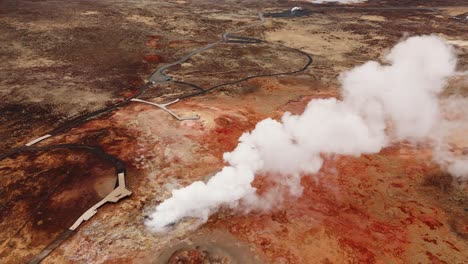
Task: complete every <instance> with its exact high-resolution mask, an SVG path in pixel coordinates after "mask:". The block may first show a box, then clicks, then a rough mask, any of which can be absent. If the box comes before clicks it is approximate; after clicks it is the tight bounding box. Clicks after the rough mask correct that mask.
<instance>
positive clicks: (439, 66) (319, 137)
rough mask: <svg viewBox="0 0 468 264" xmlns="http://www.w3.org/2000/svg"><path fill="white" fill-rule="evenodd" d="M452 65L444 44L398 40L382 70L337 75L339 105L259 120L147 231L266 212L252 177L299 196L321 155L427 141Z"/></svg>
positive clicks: (314, 104)
mask: <svg viewBox="0 0 468 264" xmlns="http://www.w3.org/2000/svg"><path fill="white" fill-rule="evenodd" d="M455 66H456V56H455V53H454V50H453V48H452V47H451V46H450V45H448V44H447V43H446V42H445V41H444V40H443V39H441V38H439V37H437V36H418V37H412V38H408V39H406V40H404V41H403V42H401V43H399V44H397V45H396V46H395V47H393V49H392V50H391V51H390V52H389V53H388V54H387V55H386V56H385V64H380V63H378V62H376V61H370V62H367V63H365V64H363V65H361V66H358V67H355V68H354V69H352V70H350V71H348V72H345V73H344V74H342V75H341V77H340V81H341V83H342V93H343V100H342V101H339V100H336V99H317V100H312V101H310V102H309V103H308V105H307V107H306V109H305V111H304V113H303V114H302V115H293V114H291V113H285V114H284V115H283V117H282V118H281V120H280V121H276V120H273V119H265V120H263V121H261V122H259V123H258V124H257V125H256V127H255V129H254V130H253V131H251V132H250V133H244V134H243V135H242V136H241V137H240V139H239V144H238V146H237V147H236V148H235V149H234V150H233V151H232V152H230V153H225V154H224V160H225V161H226V163H227V165H226V166H225V167H224V168H223V169H222V170H221V171H220V172H218V173H216V174H215V175H214V176H213V177H211V178H210V179H209V180H208V181H207V182H206V183H205V182H200V181H198V182H194V183H192V184H191V185H189V186H187V187H185V188H182V189H178V190H174V191H172V197H171V198H169V199H167V200H165V201H164V202H163V203H161V204H160V205H159V206H157V207H156V211H155V212H154V213H153V214H152V215H151V218H150V220H148V221H147V222H146V224H147V226H149V227H150V228H152V229H153V230H156V231H164V230H165V229H166V228H167V226H168V225H169V224H171V223H175V222H177V221H179V220H180V219H182V218H184V217H194V218H199V219H200V220H201V222H205V221H206V220H207V219H208V217H209V216H210V215H211V214H212V213H214V212H215V211H216V210H218V209H219V208H220V207H221V206H223V207H231V208H237V207H238V206H239V205H242V208H243V209H245V210H252V209H269V208H271V207H272V206H273V204H272V199H270V198H271V197H272V196H273V195H272V192H270V193H268V192H267V193H266V194H262V195H261V196H260V195H258V194H257V193H256V189H255V188H254V187H253V186H252V182H253V180H254V178H255V175H256V174H260V173H261V174H264V175H270V176H271V177H274V178H273V179H272V180H273V181H274V182H276V183H278V184H280V185H282V186H285V187H286V189H287V190H288V192H289V193H290V195H293V196H299V195H301V193H302V187H301V185H300V179H301V177H302V176H303V175H306V174H314V173H317V172H318V171H319V170H320V168H321V166H322V164H323V155H324V154H339V155H353V156H359V155H361V154H363V153H377V152H379V151H380V150H381V149H382V148H383V147H385V146H388V145H389V144H391V143H392V142H394V141H399V140H410V141H419V140H423V139H427V138H428V137H429V135H430V134H431V133H432V132H433V131H434V130H435V129H436V128H437V124H438V122H439V121H440V119H441V115H440V110H439V108H440V106H439V100H438V95H439V94H440V93H441V92H442V90H443V88H444V86H445V84H446V79H447V77H449V76H451V75H452V74H454V72H455ZM453 166H455V167H456V168H457V169H458V168H459V167H462V166H461V165H457V164H454V165H453Z"/></svg>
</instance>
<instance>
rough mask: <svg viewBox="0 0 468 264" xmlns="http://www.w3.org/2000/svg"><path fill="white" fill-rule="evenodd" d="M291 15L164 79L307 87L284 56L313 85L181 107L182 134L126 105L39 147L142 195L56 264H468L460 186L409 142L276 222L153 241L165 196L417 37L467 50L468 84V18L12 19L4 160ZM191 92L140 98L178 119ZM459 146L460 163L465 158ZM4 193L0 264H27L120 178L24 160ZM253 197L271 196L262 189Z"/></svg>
mask: <svg viewBox="0 0 468 264" xmlns="http://www.w3.org/2000/svg"><path fill="white" fill-rule="evenodd" d="M296 5H301V6H303V7H306V8H309V9H310V10H312V13H311V14H310V15H309V16H305V17H298V18H267V19H266V22H265V23H264V24H263V25H261V26H259V27H254V28H250V29H248V30H246V31H244V32H241V33H239V35H243V36H250V37H255V38H259V39H263V40H266V41H268V43H262V44H243V45H239V44H220V45H218V46H217V47H216V48H215V49H212V50H209V51H206V52H203V53H200V54H198V55H196V56H194V57H193V58H192V59H191V60H189V61H187V62H185V63H183V64H181V65H179V66H175V67H172V68H171V69H169V71H168V75H170V76H173V78H174V80H176V81H181V82H190V83H193V84H196V85H198V86H201V87H205V88H208V87H211V86H214V85H217V84H220V83H225V82H231V81H235V80H237V79H240V78H245V77H248V76H251V75H256V74H274V73H279V72H287V71H294V70H296V69H300V68H301V67H302V66H303V65H304V63H305V62H306V58H305V57H304V56H303V55H301V54H300V53H297V52H295V51H293V50H291V49H288V48H286V47H284V46H287V47H292V48H297V49H300V50H303V51H305V52H307V53H309V54H311V55H312V56H313V59H314V61H313V64H312V66H311V67H309V68H308V69H307V70H305V71H303V72H301V73H297V74H293V75H286V76H276V77H263V78H255V79H250V80H247V81H245V82H242V83H238V84H235V85H230V86H224V87H222V88H220V89H216V90H213V91H212V92H210V93H207V94H205V95H203V96H199V97H194V98H191V99H187V100H183V101H181V102H179V103H177V104H175V105H173V106H171V107H170V108H171V109H172V110H174V111H175V112H176V113H177V114H179V115H181V116H189V115H193V114H197V115H199V116H200V120H195V121H183V122H179V121H177V120H175V119H174V118H173V117H172V116H170V115H169V114H168V113H166V112H164V111H162V110H160V109H158V108H154V107H152V106H149V105H143V104H138V103H130V104H129V105H127V106H125V107H122V108H119V109H117V110H114V111H113V112H111V113H108V114H105V115H102V116H99V117H98V118H96V119H93V120H90V121H88V122H86V123H84V124H82V125H79V126H77V127H75V128H73V129H71V130H68V131H66V132H64V133H61V134H59V135H57V136H54V137H51V138H49V139H47V140H45V141H42V142H41V143H40V144H39V145H40V146H48V145H54V144H63V143H75V144H89V145H97V146H100V147H101V148H103V149H104V150H105V151H106V152H107V153H109V154H112V155H115V156H117V157H119V158H120V159H122V160H124V161H125V162H126V164H127V172H128V177H127V180H128V186H129V188H130V189H131V190H132V191H133V195H132V196H131V197H129V198H128V199H125V200H122V201H120V202H119V203H117V204H108V205H105V206H104V207H102V208H100V210H99V212H98V214H97V215H95V216H94V217H93V218H92V219H91V220H90V221H88V222H86V223H85V224H84V225H82V226H81V227H80V229H79V230H78V232H77V233H76V234H74V235H73V236H72V237H71V238H70V239H68V240H67V241H66V242H64V243H63V244H62V245H61V246H60V247H58V248H57V250H55V251H54V252H53V253H52V254H51V255H50V256H49V257H48V258H46V259H45V261H44V262H45V263H132V262H133V263H466V262H467V260H468V259H467V255H466V252H467V250H468V243H467V238H468V216H467V210H468V200H467V199H468V197H467V194H468V192H467V187H466V185H463V184H460V183H459V182H457V181H456V180H455V179H453V178H452V177H451V176H450V175H448V174H447V173H444V172H443V171H442V170H441V169H440V168H439V167H438V166H436V165H435V164H433V163H432V162H430V160H431V157H432V153H431V150H430V148H429V147H428V146H424V145H418V146H414V145H411V144H409V143H405V142H404V143H401V144H399V145H395V146H392V147H391V148H387V149H385V150H383V151H382V152H381V153H379V154H376V155H366V156H362V157H359V158H350V157H329V158H328V159H327V162H326V166H325V167H324V168H323V170H322V171H321V172H320V173H319V175H311V177H305V178H304V179H303V182H302V184H303V186H304V187H305V189H304V190H305V192H304V194H303V196H302V197H301V198H299V199H292V198H291V199H286V200H285V201H284V205H283V207H282V209H278V210H275V211H273V212H266V213H265V212H263V213H259V212H257V213H250V214H248V215H240V214H236V213H234V212H232V211H229V210H223V211H221V212H219V213H217V214H215V215H214V216H212V217H211V218H210V219H209V221H208V223H206V224H205V225H202V226H200V227H199V228H198V229H196V230H193V229H192V228H191V223H192V221H191V220H190V219H187V220H186V221H184V222H183V223H180V224H179V225H177V226H175V229H174V230H173V231H171V232H170V233H168V234H164V235H162V234H155V233H151V232H149V230H147V229H146V228H145V226H144V220H145V217H146V216H147V215H148V214H149V212H151V210H152V209H153V208H154V207H155V206H156V205H157V204H158V203H159V202H161V201H162V200H163V199H165V198H167V197H168V196H169V195H170V190H171V189H173V188H175V187H181V186H185V185H187V184H190V183H191V182H193V181H195V180H203V179H207V178H208V177H209V176H210V175H212V174H213V173H215V172H216V171H218V170H219V169H220V168H221V167H222V166H223V163H222V154H223V153H224V152H226V151H230V150H232V149H233V148H234V147H235V146H236V144H237V139H238V137H239V136H240V135H241V134H242V133H243V132H244V131H248V130H250V129H252V128H253V127H254V125H255V124H256V122H258V121H259V120H261V119H263V118H266V117H274V118H277V117H280V116H281V114H282V113H284V112H285V111H291V112H293V113H300V112H301V111H302V110H303V109H304V107H305V105H306V104H307V102H308V101H309V100H310V99H312V98H327V97H339V82H338V81H337V77H338V75H339V73H340V72H342V71H344V70H346V69H349V68H351V67H353V66H356V65H359V64H361V63H363V62H365V61H368V60H378V59H379V58H381V56H382V55H383V54H384V53H385V51H386V50H387V49H388V48H390V47H391V46H393V45H394V44H395V43H397V42H398V41H399V40H401V39H402V38H404V37H405V36H411V35H418V34H438V35H440V36H443V37H445V38H446V39H448V40H449V41H450V42H451V43H453V44H454V45H456V47H457V50H458V53H459V65H458V68H459V70H460V71H467V70H468V39H467V37H466V36H467V35H468V27H467V25H468V22H467V21H463V20H457V19H453V18H452V17H453V16H457V15H460V14H464V13H466V12H468V6H467V5H466V4H465V5H463V1H457V0H452V1H416V0H412V1H386V2H385V3H383V1H377V0H376V1H370V2H368V3H364V4H359V5H357V7H358V8H355V9H349V8H343V6H339V5H334V4H328V5H313V4H310V3H305V2H300V1H214V0H213V1H211V0H208V1H207V0H204V1H201V0H197V1H188V0H187V1H132V2H128V1H111V0H100V1H62V2H57V1H2V2H1V3H0V58H1V63H0V96H1V98H2V99H3V100H2V103H1V104H0V113H2V115H1V116H0V118H1V126H0V139H1V140H0V146H1V149H2V150H3V151H2V152H1V153H4V152H6V151H8V150H10V149H13V148H15V147H18V146H21V145H24V144H25V143H26V142H28V141H29V140H31V139H34V138H36V137H38V136H41V135H44V134H46V133H47V132H48V131H50V130H51V129H53V128H56V127H58V126H59V125H60V124H64V123H66V122H67V120H69V119H71V118H73V117H75V116H78V115H80V114H83V113H88V112H91V111H93V110H96V109H99V108H101V107H104V106H106V105H111V104H113V103H116V102H120V101H122V100H124V99H125V98H127V97H129V96H131V95H132V94H134V93H135V92H136V90H137V89H138V87H139V86H140V85H142V84H143V83H144V82H145V80H146V78H148V77H149V75H150V74H151V73H152V72H153V71H154V70H155V69H156V68H157V67H158V66H161V65H163V64H164V63H169V62H172V61H175V60H177V59H179V58H180V57H181V56H183V55H184V54H186V53H188V52H190V51H191V50H194V49H197V48H199V47H201V46H203V45H206V44H208V43H211V42H214V41H217V40H219V39H220V38H221V34H222V33H223V32H225V31H227V30H231V29H236V28H240V27H242V26H245V25H249V24H252V23H254V22H256V21H257V20H258V17H257V12H263V13H268V12H278V11H284V10H287V9H290V8H291V7H293V6H296ZM420 6H424V7H431V8H436V10H432V9H424V8H419V9H418V8H416V7H420ZM383 7H399V8H398V9H385V8H383ZM278 44H281V45H284V46H281V45H278ZM195 90H196V89H195V88H193V87H189V86H187V85H183V84H177V83H169V84H158V85H155V86H153V87H151V88H150V89H148V90H147V91H145V93H144V94H143V95H142V98H145V99H147V100H151V101H154V102H167V101H168V100H171V99H175V98H178V97H180V96H183V95H187V94H189V93H193V92H194V91H195ZM454 94H455V95H461V96H467V95H468V83H467V81H466V78H463V77H456V78H453V79H452V80H450V83H449V87H447V90H446V92H445V94H444V96H449V95H454ZM467 133H468V131H467ZM465 135H466V133H465ZM460 138H461V139H460V140H455V142H457V143H456V144H457V145H456V149H461V150H463V149H466V148H468V145H466V144H468V142H466V137H465V140H463V139H464V136H463V133H462V135H461V136H460ZM461 153H462V155H466V153H464V151H461ZM463 153H464V154H463ZM0 175H1V177H2V179H4V180H3V181H2V182H1V183H0V262H1V263H25V262H27V261H28V260H30V259H31V258H32V257H34V255H36V254H38V253H39V252H40V251H41V250H42V249H43V248H44V247H45V246H47V245H48V244H49V243H50V242H51V241H53V240H54V239H55V237H57V236H58V235H59V234H60V233H61V232H62V231H63V230H65V229H66V228H68V227H69V226H70V225H71V224H72V223H73V222H74V220H75V219H76V218H77V217H78V216H79V215H81V214H82V213H83V212H84V211H86V210H87V208H89V207H91V206H92V205H93V204H94V203H96V202H97V201H99V200H100V199H101V198H102V197H104V196H105V195H106V194H107V193H108V192H109V191H110V190H112V188H113V185H114V179H115V176H114V171H113V167H112V164H109V163H108V162H107V161H106V160H103V159H102V158H100V157H96V156H93V154H92V153H88V152H85V151H78V150H73V151H71V150H55V151H42V152H33V153H27V154H20V155H15V156H13V157H11V158H7V159H4V160H2V161H0ZM255 184H256V186H257V187H258V188H259V189H260V190H261V189H262V188H268V183H267V182H266V181H263V180H262V177H260V178H259V180H258V181H257V182H256V183H255Z"/></svg>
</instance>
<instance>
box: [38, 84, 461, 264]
mask: <svg viewBox="0 0 468 264" xmlns="http://www.w3.org/2000/svg"><path fill="white" fill-rule="evenodd" d="M252 83H253V84H254V85H256V86H257V87H256V89H254V92H251V93H247V94H242V95H239V96H238V97H236V98H234V97H232V96H226V95H223V94H222V93H216V94H212V95H207V96H204V97H199V98H194V99H191V100H189V101H182V102H180V103H178V104H175V105H173V106H171V107H170V108H171V109H172V110H173V111H175V112H176V113H177V114H179V115H181V116H188V115H192V114H198V115H199V116H200V120H197V121H183V122H178V121H176V120H174V119H173V117H172V116H170V115H169V114H167V113H165V112H164V111H162V110H160V109H156V108H153V107H152V106H149V105H143V104H138V103H132V104H131V105H129V106H128V107H126V108H123V109H120V110H118V111H115V112H114V113H113V114H111V115H110V116H107V117H105V118H104V117H103V118H101V119H97V120H94V121H91V122H89V123H87V124H85V125H83V126H82V127H80V128H76V129H73V130H71V131H70V132H68V133H67V134H66V135H64V136H62V137H57V138H54V139H53V140H57V142H63V141H65V142H76V141H78V142H81V141H85V142H95V143H97V144H99V145H101V146H103V148H104V149H106V151H108V152H109V153H111V154H113V155H117V156H119V157H120V158H122V159H124V160H125V161H126V162H127V163H128V164H129V177H128V181H129V187H130V188H131V189H132V191H133V195H132V196H131V197H130V198H129V199H127V200H124V201H121V202H120V203H119V204H117V205H108V206H105V207H103V208H101V209H100V211H99V213H98V214H97V215H96V216H95V217H94V218H93V219H92V221H90V222H87V223H85V224H84V225H83V226H82V228H81V229H80V231H79V232H78V233H76V234H75V235H74V236H73V237H72V238H70V239H69V240H68V241H66V242H65V243H64V244H63V245H62V246H61V247H59V248H58V249H57V250H56V251H54V252H53V253H52V254H51V255H50V256H49V257H48V258H47V259H46V261H45V263H83V262H86V263H90V262H92V263H129V262H133V263H465V262H466V254H465V253H464V252H466V251H467V250H468V245H467V243H466V239H467V237H468V225H467V223H468V221H467V218H466V208H467V204H466V199H467V197H466V193H467V188H466V186H464V185H460V184H458V183H457V182H456V181H455V180H453V179H452V177H451V176H450V175H448V174H447V173H444V172H443V171H442V170H441V168H439V167H438V166H436V165H434V163H433V162H431V157H432V153H431V149H430V148H429V146H428V145H425V144H421V145H418V146H415V145H412V144H410V143H408V142H402V143H400V144H396V145H394V146H392V147H389V148H386V149H384V150H382V151H381V152H380V153H378V154H374V155H364V156H361V157H344V156H328V157H325V158H326V162H325V165H324V168H323V169H322V170H321V171H320V173H318V174H317V175H307V176H305V177H304V178H303V180H302V186H303V187H304V191H303V194H302V196H300V197H299V198H297V197H296V198H294V197H290V196H287V195H286V196H285V198H284V200H283V202H282V203H281V204H278V206H277V208H275V209H274V210H272V211H269V212H251V213H249V214H241V213H238V212H236V211H232V210H227V209H222V210H221V211H220V212H218V213H216V214H215V215H213V216H212V217H210V219H209V221H208V222H207V223H206V224H204V225H201V226H198V228H194V227H196V226H194V225H193V224H194V221H193V220H191V219H186V220H184V221H182V222H181V223H179V224H177V225H175V226H174V230H172V231H171V232H169V233H166V234H154V233H151V232H150V231H149V230H148V229H147V228H145V226H144V220H145V217H144V216H145V215H147V214H149V213H150V212H151V210H152V208H154V206H156V205H157V204H158V203H159V202H161V201H162V200H163V199H165V198H167V197H169V196H170V190H171V189H173V188H177V187H180V186H185V185H188V184H190V183H191V182H193V181H195V180H206V179H207V178H208V177H209V176H210V175H212V174H213V173H215V172H216V171H218V170H219V169H220V168H221V167H222V166H223V163H222V154H223V153H224V152H226V151H230V150H232V149H233V148H234V147H235V146H236V144H237V139H238V137H239V136H240V135H241V134H242V133H243V132H245V131H248V130H251V129H252V128H253V127H254V126H255V124H256V123H257V122H258V121H259V120H261V119H263V118H265V117H267V116H268V114H267V113H270V114H271V113H273V116H274V117H275V118H277V117H279V116H280V115H281V114H282V113H283V112H284V111H291V112H293V113H301V112H302V110H303V109H304V107H305V105H306V104H307V102H308V101H309V100H310V99H313V98H326V97H331V96H336V89H331V90H329V89H325V87H323V86H321V85H320V84H319V83H313V82H310V83H309V84H308V85H305V84H304V83H303V82H302V79H301V78H300V77H285V78H281V79H279V80H276V81H272V80H268V79H257V80H255V81H253V82H252ZM286 84H287V85H286ZM292 84H294V85H292ZM293 90H294V91H295V92H294V93H292V91H293ZM271 91H274V93H272V92H271ZM294 94H302V95H304V96H296V95H294ZM270 116H271V115H270ZM104 128H106V129H104ZM103 131H107V132H106V133H108V135H106V136H104V135H101V136H99V133H103ZM90 134H95V136H94V137H91V138H90V137H89V136H86V135H90ZM49 143H52V142H49ZM271 177H274V175H268V176H266V175H259V177H257V179H256V180H255V182H254V185H255V186H256V187H257V188H258V190H259V192H260V193H261V192H263V191H265V190H268V189H269V188H271V186H272V184H273V183H272V181H271Z"/></svg>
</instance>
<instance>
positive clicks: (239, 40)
mask: <svg viewBox="0 0 468 264" xmlns="http://www.w3.org/2000/svg"><path fill="white" fill-rule="evenodd" d="M258 17H259V21H258V22H257V23H253V24H251V25H247V26H245V27H241V28H239V29H236V30H235V31H233V32H232V33H231V32H225V33H223V34H222V35H221V39H220V40H219V41H216V42H213V43H210V44H208V45H206V46H204V47H201V48H199V49H196V50H194V51H192V52H190V53H188V54H186V55H185V56H183V57H182V58H180V59H179V60H177V61H175V62H172V63H170V64H165V65H163V66H161V67H159V68H158V69H157V70H156V71H154V72H153V73H152V74H151V76H150V77H149V78H148V81H147V82H146V83H145V84H144V85H142V86H141V87H140V88H138V89H137V91H136V92H135V93H134V94H133V95H132V96H130V97H128V98H125V99H124V100H122V101H121V102H118V103H116V104H114V105H111V106H107V107H104V108H101V109H98V110H96V111H93V112H90V113H87V114H84V115H81V116H78V117H76V118H73V119H71V120H68V121H67V122H65V123H64V124H62V125H60V126H58V127H56V128H55V129H53V130H52V131H50V132H48V133H47V134H45V135H43V136H40V137H38V138H35V139H33V140H31V141H29V142H28V143H26V144H25V146H23V147H18V148H15V149H12V150H10V151H7V152H5V153H3V154H1V155H0V161H1V160H4V159H6V158H11V157H14V156H17V155H20V154H22V153H25V152H44V151H48V150H54V149H69V150H74V149H80V150H87V151H90V152H92V153H93V154H95V155H96V156H98V157H100V158H103V159H104V160H106V161H108V162H109V163H111V164H113V166H114V168H115V174H116V186H115V188H114V190H113V191H112V192H111V193H109V194H108V195H107V196H106V197H105V198H104V199H102V200H101V201H100V202H98V203H97V204H95V205H94V206H92V207H91V208H89V209H88V210H87V211H86V212H85V213H84V214H82V215H81V216H80V217H79V218H78V219H77V220H76V221H75V223H74V224H73V225H72V226H71V227H70V228H68V229H66V230H65V231H63V232H62V233H61V234H60V235H59V236H58V237H57V238H56V239H55V240H54V241H53V242H52V243H50V244H49V245H48V246H47V247H46V248H45V249H43V250H42V251H41V252H40V253H39V254H38V255H36V256H35V257H34V258H33V259H32V260H31V261H30V263H40V262H41V261H42V260H43V259H45V258H46V257H47V256H48V255H49V254H50V253H51V252H52V251H53V250H54V249H55V248H57V247H58V246H60V244H61V243H63V242H64V241H65V240H66V239H68V238H69V237H70V236H71V235H73V234H74V232H76V230H77V229H78V228H79V226H80V225H81V224H82V223H83V222H84V221H87V220H89V219H90V218H91V217H92V216H93V215H95V214H96V213H97V210H98V208H99V207H101V206H102V205H104V204H105V203H107V202H114V203H115V202H118V201H119V200H120V199H122V198H125V197H127V196H129V195H131V191H130V190H129V189H128V188H127V186H126V182H125V177H126V165H125V163H124V162H123V161H122V160H120V159H119V158H118V157H115V156H113V155H110V154H108V153H106V152H105V151H104V150H102V149H101V148H100V147H98V146H91V145H84V144H59V145H49V146H39V147H36V146H35V145H36V144H38V143H40V142H42V141H44V140H46V139H48V138H50V137H53V136H56V135H58V134H61V133H64V132H66V131H68V130H69V129H71V128H74V127H77V126H79V125H81V124H83V123H84V122H87V121H89V120H92V119H94V118H97V117H99V116H101V115H103V114H106V113H110V112H112V111H114V110H115V109H118V108H121V107H124V106H126V105H128V104H130V103H132V102H134V103H145V104H150V105H153V106H156V107H159V108H161V109H163V110H164V111H166V112H168V113H169V114H171V115H172V116H174V118H176V119H177V120H180V121H182V120H187V119H191V120H193V119H198V116H193V117H180V116H178V115H177V114H176V113H174V112H172V111H171V110H169V109H168V108H167V107H168V106H169V105H171V104H174V103H177V102H179V101H180V100H184V99H188V98H191V97H195V96H200V95H203V94H205V93H208V92H210V91H212V90H215V89H217V88H220V87H224V86H228V85H233V84H238V83H241V82H244V81H247V80H249V79H253V78H258V77H269V76H279V75H287V74H295V73H299V72H302V71H304V70H306V69H307V68H308V67H309V66H310V65H311V64H312V57H311V56H310V55H309V54H307V53H305V52H303V51H301V50H298V49H294V48H291V47H287V46H284V45H281V44H277V43H268V42H266V41H263V40H261V39H256V38H251V37H242V36H238V35H233V33H237V32H240V31H244V30H246V29H248V28H252V27H256V26H260V25H262V24H263V23H264V22H265V19H264V17H263V14H262V13H259V14H258ZM224 43H228V44H260V43H264V44H269V45H272V46H277V47H283V48H287V49H290V50H292V51H296V52H298V53H300V54H301V55H303V56H305V57H306V58H307V62H306V63H305V65H304V66H303V67H301V68H300V69H297V70H294V71H287V72H280V73H274V74H260V75H252V76H248V77H245V78H242V79H239V80H236V81H232V82H227V83H222V84H218V85H215V86H212V87H208V88H203V87H200V86H198V85H196V84H192V83H187V82H182V81H173V80H172V77H171V76H168V75H166V74H165V72H166V71H167V70H168V69H169V68H171V67H173V66H175V65H179V64H181V63H184V62H186V61H188V60H190V59H191V58H192V57H193V56H194V55H196V54H199V53H201V52H203V51H206V50H209V49H212V48H215V47H216V46H217V45H220V44H224ZM165 82H174V83H177V84H182V85H187V86H190V87H193V88H196V89H197V90H198V91H197V92H195V93H192V94H188V95H184V96H181V97H180V98H178V99H176V100H175V101H173V102H169V103H166V104H155V103H152V102H148V101H144V100H141V99H139V98H138V97H139V96H140V95H141V94H143V92H145V91H146V90H147V89H149V88H150V87H152V86H153V85H156V84H160V83H165ZM42 202H43V201H39V203H42ZM28 220H29V219H27V220H26V222H27V221H28ZM24 226H25V225H23V227H22V228H24ZM22 228H21V229H22ZM21 229H20V230H19V231H18V232H16V234H19V232H20V231H21ZM15 236H16V235H14V236H13V237H15ZM13 237H11V238H10V240H11V239H12V238H13Z"/></svg>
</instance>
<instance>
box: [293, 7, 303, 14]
mask: <svg viewBox="0 0 468 264" xmlns="http://www.w3.org/2000/svg"><path fill="white" fill-rule="evenodd" d="M302 9H303V8H302V7H300V6H295V7H293V8H291V13H294V12H296V11H300V10H302Z"/></svg>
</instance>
